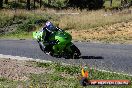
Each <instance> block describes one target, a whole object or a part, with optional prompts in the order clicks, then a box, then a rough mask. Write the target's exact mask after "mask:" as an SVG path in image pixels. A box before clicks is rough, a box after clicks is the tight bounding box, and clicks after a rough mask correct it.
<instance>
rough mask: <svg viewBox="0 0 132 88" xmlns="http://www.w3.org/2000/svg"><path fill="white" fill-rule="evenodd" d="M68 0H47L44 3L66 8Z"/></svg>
mask: <svg viewBox="0 0 132 88" xmlns="http://www.w3.org/2000/svg"><path fill="white" fill-rule="evenodd" d="M67 3H68V0H45V1H44V4H45V5H47V6H49V7H54V8H59V9H61V8H64V7H67Z"/></svg>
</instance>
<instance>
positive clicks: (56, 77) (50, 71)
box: [0, 61, 132, 88]
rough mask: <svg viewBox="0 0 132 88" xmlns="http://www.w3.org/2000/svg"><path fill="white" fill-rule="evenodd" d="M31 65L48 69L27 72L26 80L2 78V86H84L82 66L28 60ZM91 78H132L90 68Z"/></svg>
mask: <svg viewBox="0 0 132 88" xmlns="http://www.w3.org/2000/svg"><path fill="white" fill-rule="evenodd" d="M26 64H30V67H31V66H33V67H39V68H43V69H45V70H46V71H45V72H44V73H41V74H35V73H34V74H33V73H32V74H27V75H28V79H27V80H25V81H13V80H9V79H7V78H0V88H18V86H19V87H22V88H83V87H82V86H81V85H80V79H81V66H77V65H62V64H61V63H54V62H52V63H43V62H35V61H28V62H27V63H26ZM89 79H90V80H91V79H92V80H93V79H127V80H130V81H131V80H132V77H131V76H127V75H121V74H120V75H119V74H116V73H109V72H102V71H98V70H96V69H90V68H89ZM131 87H132V85H128V86H104V87H103V88H131ZM86 88H100V87H99V86H88V87H86Z"/></svg>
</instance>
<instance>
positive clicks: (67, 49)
mask: <svg viewBox="0 0 132 88" xmlns="http://www.w3.org/2000/svg"><path fill="white" fill-rule="evenodd" d="M42 35H43V32H41V31H36V32H33V38H35V39H36V40H38V39H40V38H41V41H42V42H39V41H38V43H39V46H40V49H41V50H42V51H43V52H44V53H46V52H50V55H51V56H53V57H64V58H65V59H79V58H80V56H81V52H80V50H79V49H78V48H77V47H76V46H75V45H74V44H73V43H72V42H71V41H72V36H71V35H70V34H69V33H67V32H65V31H64V30H62V29H59V30H58V31H55V32H54V33H52V34H51V35H50V36H49V41H51V44H50V45H46V44H45V43H44V41H43V39H42ZM53 41H54V42H53Z"/></svg>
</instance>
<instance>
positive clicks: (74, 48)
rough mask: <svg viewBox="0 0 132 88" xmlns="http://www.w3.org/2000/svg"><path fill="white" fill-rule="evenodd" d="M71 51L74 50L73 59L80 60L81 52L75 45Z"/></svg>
mask: <svg viewBox="0 0 132 88" xmlns="http://www.w3.org/2000/svg"><path fill="white" fill-rule="evenodd" d="M71 50H72V59H79V58H80V56H81V52H80V50H79V49H78V48H77V47H76V46H75V45H72V46H71Z"/></svg>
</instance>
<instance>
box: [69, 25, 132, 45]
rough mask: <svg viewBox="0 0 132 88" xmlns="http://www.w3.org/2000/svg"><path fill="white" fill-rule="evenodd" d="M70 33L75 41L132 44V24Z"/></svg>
mask: <svg viewBox="0 0 132 88" xmlns="http://www.w3.org/2000/svg"><path fill="white" fill-rule="evenodd" d="M68 32H69V33H70V34H71V35H72V37H73V39H74V40H84V41H93V40H94V41H106V42H119V43H122V42H124V43H132V22H122V23H117V24H114V25H110V26H108V25H106V26H102V27H97V28H92V29H88V30H69V31H68Z"/></svg>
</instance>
